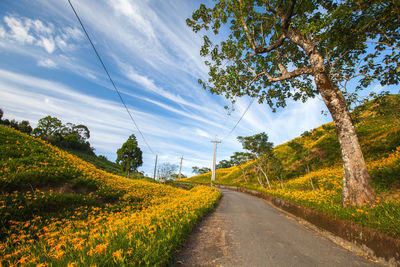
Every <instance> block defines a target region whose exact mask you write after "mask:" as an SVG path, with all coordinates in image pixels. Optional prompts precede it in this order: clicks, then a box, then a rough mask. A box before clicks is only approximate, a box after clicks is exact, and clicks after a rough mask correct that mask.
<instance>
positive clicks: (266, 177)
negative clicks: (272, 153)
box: [256, 165, 271, 190]
mask: <svg viewBox="0 0 400 267" xmlns="http://www.w3.org/2000/svg"><path fill="white" fill-rule="evenodd" d="M256 166H257V168H258V169H259V170H260V171H261V172H262V174H264V177H265V180H266V181H267V185H268V188H269V190H271V184H270V183H269V179H268V176H267V174H266V173H265V172H264V170H263V169H262V167H261V166H259V165H256Z"/></svg>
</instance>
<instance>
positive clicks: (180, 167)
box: [178, 156, 183, 179]
mask: <svg viewBox="0 0 400 267" xmlns="http://www.w3.org/2000/svg"><path fill="white" fill-rule="evenodd" d="M182 160H183V156H181V164H180V166H179V175H178V179H181V175H182Z"/></svg>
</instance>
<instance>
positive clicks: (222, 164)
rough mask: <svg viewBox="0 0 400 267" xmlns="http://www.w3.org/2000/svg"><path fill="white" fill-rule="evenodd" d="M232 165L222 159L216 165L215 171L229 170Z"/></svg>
mask: <svg viewBox="0 0 400 267" xmlns="http://www.w3.org/2000/svg"><path fill="white" fill-rule="evenodd" d="M233 165H234V164H233V163H232V161H230V160H226V159H223V160H221V161H220V162H218V164H217V165H216V166H215V168H216V169H224V168H230V167H232V166H233Z"/></svg>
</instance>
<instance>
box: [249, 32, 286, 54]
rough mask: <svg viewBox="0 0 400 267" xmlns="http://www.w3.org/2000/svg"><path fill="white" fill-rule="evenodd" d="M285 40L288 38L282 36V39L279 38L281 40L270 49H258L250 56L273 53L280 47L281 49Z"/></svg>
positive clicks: (270, 46) (269, 47)
mask: <svg viewBox="0 0 400 267" xmlns="http://www.w3.org/2000/svg"><path fill="white" fill-rule="evenodd" d="M285 39H286V36H285V35H284V34H282V35H281V37H279V39H278V40H277V41H276V42H275V43H273V44H271V45H269V46H268V47H257V48H256V49H255V50H254V52H255V53H254V54H251V55H250V56H254V55H257V54H263V53H268V52H271V51H272V50H275V49H277V48H278V47H280V46H281V45H282V44H283V41H285Z"/></svg>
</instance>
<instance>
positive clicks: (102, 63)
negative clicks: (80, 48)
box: [68, 0, 155, 155]
mask: <svg viewBox="0 0 400 267" xmlns="http://www.w3.org/2000/svg"><path fill="white" fill-rule="evenodd" d="M68 3H69V5H70V6H71V8H72V11H74V13H75V16H76V18H77V19H78V21H79V23H80V25H81V27H82V29H83V31H84V32H85V35H86V37H87V39H88V40H89V42H90V44H91V45H92V48H93V50H94V52H95V53H96V56H97V58H98V59H99V61H100V63H101V65H102V66H103V69H104V71H105V72H106V74H107V76H108V79H109V80H110V82H111V84H112V85H113V87H114V89H115V91H116V92H117V94H118V96H119V99H120V100H121V102H122V104H123V105H124V107H125V109H126V111H127V112H128V115H129V117H130V118H131V120H132V122H133V124H134V125H135V127H136V129H137V130H138V132H139V133H140V135H141V136H142V138H143V141H144V142H145V144H146V145H147V147H148V148H149V150H150V151H151V153H153V155H155V153H154V152H153V150H152V149H151V147H150V145H149V144H148V143H147V141H146V139H145V138H144V135H143V133H142V132H141V131H140V129H139V126H138V125H137V123H136V121H135V120H134V119H133V116H132V114H131V113H130V111H129V109H128V107H127V106H126V104H125V101H124V99H123V98H122V95H121V93H120V92H119V90H118V88H117V86H116V85H115V83H114V81H113V79H112V78H111V75H110V73H109V72H108V70H107V68H106V65H105V64H104V62H103V60H102V59H101V57H100V55H99V53H98V52H97V49H96V47H95V46H94V44H93V42H92V39H91V38H90V36H89V34H88V32H87V31H86V28H85V26H84V25H83V23H82V21H81V19H80V17H79V16H78V13H77V12H76V11H75V8H74V6H73V5H72V3H71V1H70V0H68Z"/></svg>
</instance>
